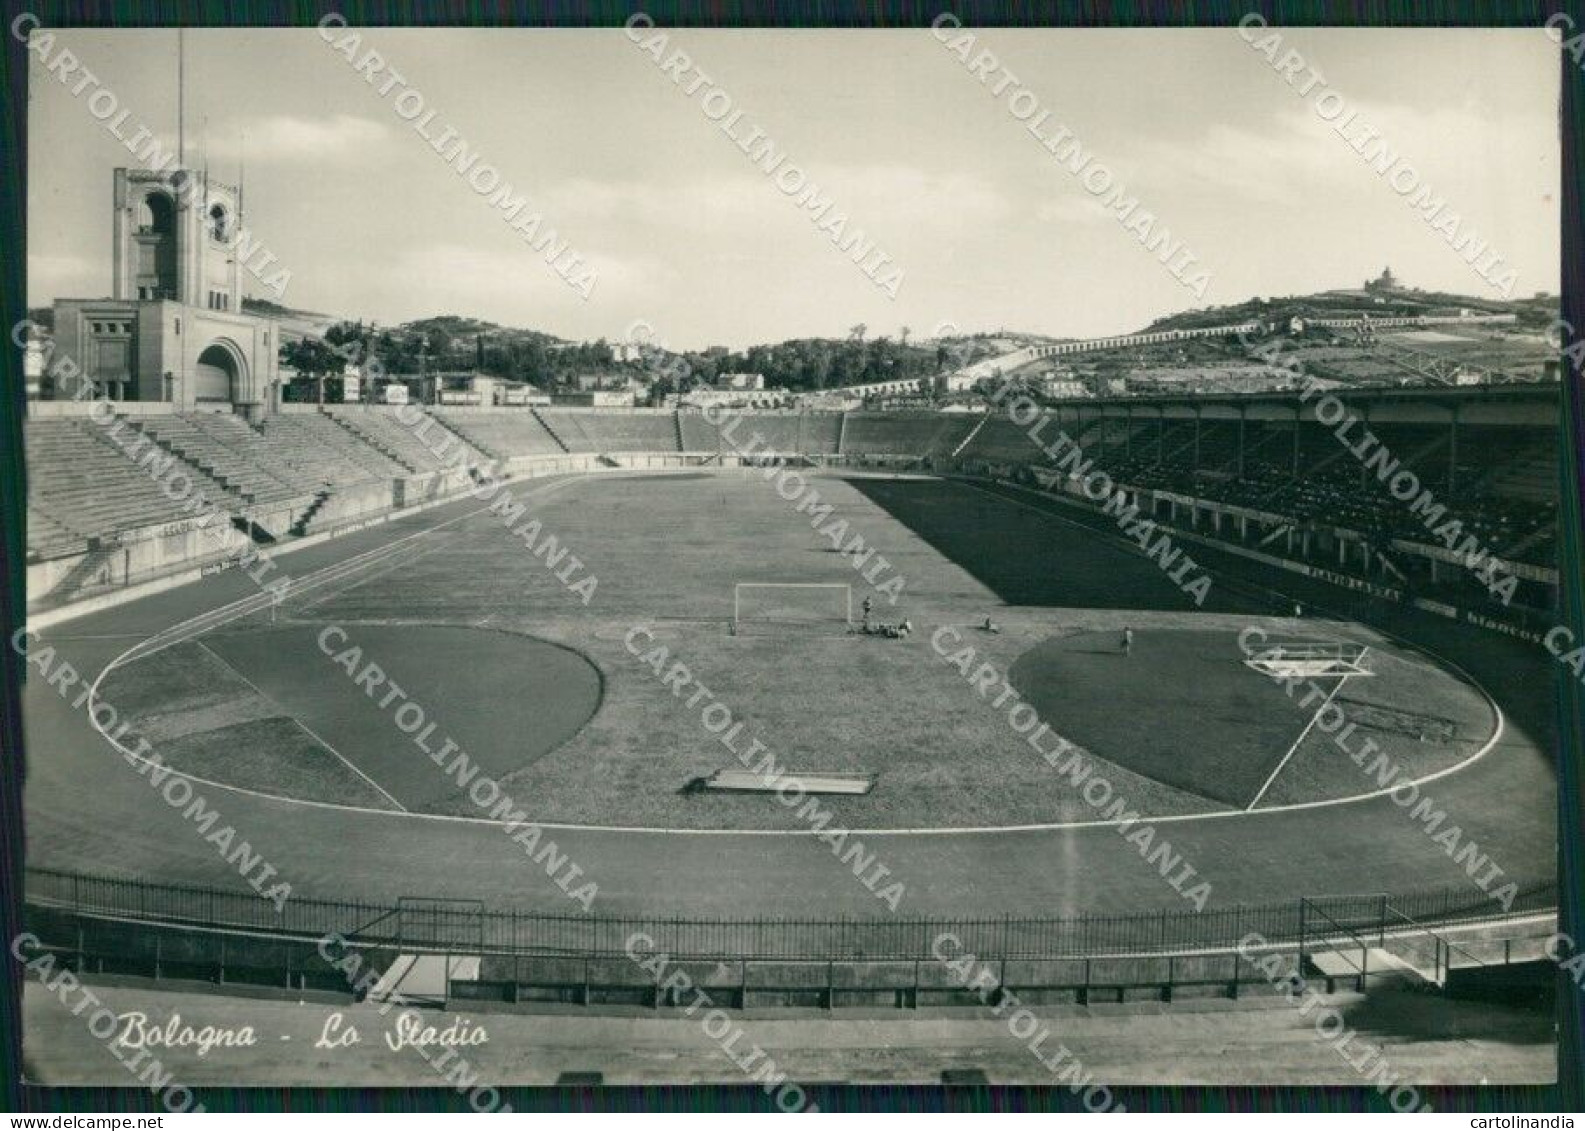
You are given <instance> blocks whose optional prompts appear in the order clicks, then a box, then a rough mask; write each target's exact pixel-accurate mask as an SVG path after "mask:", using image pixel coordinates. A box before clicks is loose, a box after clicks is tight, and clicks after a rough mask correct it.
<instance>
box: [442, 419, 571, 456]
mask: <svg viewBox="0 0 1585 1131" xmlns="http://www.w3.org/2000/svg"><path fill="white" fill-rule="evenodd" d="M434 415H435V418H436V419H437V420H439V421H440V422H441V423H443V424H445V425H446V427H447V428H450V429H451V430H452V431H453V432H455V433H456V434H457V435H459V436H461V437H462V438H463V439H464V440H467V441H468V442H470V443H472V444H474V445H475V446H477V447H479V448H480V449H482V450H483V451H486V452H488V453H490V454H491V455H494V456H498V457H500V458H502V459H512V458H514V457H517V456H559V455H562V454H564V453H565V452H566V450H567V449H565V448H563V447H562V446H561V444H560V443H559V442H558V441H557V440H556V437H555V436H554V435H553V434H552V433H551V432H550V430H549V429H548V428H546V427H545V425H544V424H543V423H542V422H541V421H540V419H539V417H538V416H536V415H534V413H533V412H531V411H530V410H528V409H526V408H518V409H502V410H501V411H500V412H447V411H445V410H444V409H439V410H436V411H435V413H434Z"/></svg>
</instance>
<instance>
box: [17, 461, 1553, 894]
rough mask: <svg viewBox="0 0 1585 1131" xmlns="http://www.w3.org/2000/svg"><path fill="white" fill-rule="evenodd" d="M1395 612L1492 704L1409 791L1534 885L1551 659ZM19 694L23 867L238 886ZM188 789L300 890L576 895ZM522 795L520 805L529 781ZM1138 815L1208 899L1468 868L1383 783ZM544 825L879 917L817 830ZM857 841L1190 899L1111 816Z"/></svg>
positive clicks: (39, 695)
mask: <svg viewBox="0 0 1585 1131" xmlns="http://www.w3.org/2000/svg"><path fill="white" fill-rule="evenodd" d="M540 482H541V483H543V482H545V481H540ZM535 489H538V485H537V484H536V486H535ZM576 489H577V488H576V487H574V488H572V490H576ZM479 505H480V504H479V503H477V502H476V501H474V500H471V499H466V498H465V499H462V500H459V501H457V502H454V503H450V504H446V505H444V506H440V507H436V508H434V509H432V510H429V511H426V512H424V513H421V514H416V515H412V516H408V517H406V518H404V519H401V520H398V521H395V522H391V523H388V524H386V525H383V526H378V527H375V528H372V529H369V530H365V531H360V532H357V533H355V534H351V535H348V536H346V537H344V538H341V539H337V540H334V541H332V542H329V543H326V544H322V545H319V546H314V547H311V548H307V549H304V550H300V551H297V552H295V553H292V554H288V555H286V556H284V557H282V558H281V559H280V565H281V567H282V571H283V572H285V573H287V574H289V575H290V576H291V577H292V578H294V579H299V580H301V579H304V578H307V577H308V576H310V575H311V574H312V573H313V572H314V571H316V570H321V569H325V568H327V567H330V566H333V565H335V564H336V563H339V562H343V561H345V560H346V559H348V558H350V557H352V556H354V555H356V554H360V553H363V552H365V551H368V550H371V549H375V548H377V547H381V546H385V545H388V544H390V543H391V542H393V541H395V540H396V539H398V538H401V537H405V536H408V535H411V534H413V533H415V532H417V531H421V530H424V529H427V528H430V527H433V526H435V525H437V524H439V523H443V522H445V521H447V520H449V519H453V518H456V517H458V516H460V515H463V514H466V513H469V512H470V511H473V510H476V509H478V507H479ZM257 592H258V590H257V589H256V588H255V587H254V585H253V584H252V583H251V582H250V581H249V580H248V579H247V578H246V577H245V576H243V575H242V574H241V572H240V571H231V572H229V573H223V574H218V575H215V576H213V577H210V578H207V579H205V580H204V581H202V582H201V583H198V584H195V585H190V586H185V587H182V588H179V589H174V590H170V591H167V592H165V593H161V594H156V595H153V596H150V597H147V598H144V599H142V600H139V601H136V602H133V603H130V604H127V605H123V606H121V607H119V608H114V609H109V610H105V611H102V612H98V613H94V614H91V615H88V616H84V617H80V618H78V619H75V620H71V621H68V622H66V623H64V624H62V625H59V626H57V627H55V628H54V629H51V630H49V631H47V632H45V633H43V634H42V640H41V642H39V643H35V644H34V645H33V648H34V649H37V648H39V647H41V646H42V645H43V644H50V645H53V646H54V647H56V649H57V651H58V655H59V656H61V657H64V658H66V659H68V660H70V662H71V663H72V664H73V665H74V666H75V667H76V668H77V669H78V670H79V671H82V672H84V673H89V674H90V677H91V676H92V675H93V674H97V673H98V672H99V671H100V670H101V669H102V668H103V667H104V666H105V665H106V664H107V663H109V662H110V661H111V660H112V659H114V658H115V657H116V656H117V655H119V654H120V653H122V652H124V651H125V650H126V649H127V648H128V647H130V646H131V645H133V644H135V643H137V642H138V641H139V640H142V639H144V638H146V637H149V636H151V635H153V634H155V633H157V632H160V631H162V630H164V629H166V628H168V627H170V626H171V625H173V624H176V623H179V622H182V621H185V620H187V619H189V618H191V617H195V616H198V615H199V614H202V613H205V612H207V611H209V610H212V609H216V608H218V607H220V606H223V605H226V604H228V603H230V602H233V601H237V600H240V599H243V598H247V597H252V596H255V595H256V594H257ZM1392 627H1393V628H1394V631H1397V632H1398V633H1399V634H1401V635H1405V636H1408V637H1410V638H1412V639H1414V640H1415V642H1416V643H1419V644H1421V645H1422V646H1425V647H1427V648H1429V649H1431V650H1432V651H1434V652H1437V653H1439V654H1442V655H1446V656H1449V657H1451V658H1453V659H1454V660H1456V661H1457V662H1458V663H1459V664H1460V665H1461V666H1463V667H1464V668H1465V669H1467V670H1468V671H1469V672H1470V673H1471V674H1472V675H1473V676H1474V677H1475V678H1476V679H1477V680H1478V681H1479V682H1480V683H1481V684H1482V685H1484V686H1485V687H1486V689H1487V690H1488V691H1490V692H1491V693H1492V694H1493V696H1494V697H1495V698H1496V700H1497V701H1498V703H1499V704H1500V705H1501V707H1502V709H1503V711H1504V713H1505V714H1506V715H1507V721H1508V725H1507V727H1506V729H1505V731H1504V733H1503V735H1502V738H1501V740H1500V741H1499V742H1498V744H1497V745H1496V746H1495V747H1494V748H1493V749H1492V750H1491V751H1490V753H1488V754H1487V755H1486V756H1485V757H1483V758H1481V759H1479V760H1478V761H1476V762H1474V763H1473V764H1471V765H1470V766H1468V767H1467V768H1465V769H1463V770H1460V771H1458V772H1457V773H1455V774H1452V775H1450V776H1448V777H1445V778H1442V779H1440V780H1438V781H1436V782H1434V783H1431V784H1430V785H1428V786H1427V787H1426V791H1425V792H1426V795H1427V796H1429V797H1431V798H1432V799H1433V800H1434V801H1435V803H1436V804H1437V805H1438V807H1440V808H1443V809H1446V810H1447V812H1448V814H1449V822H1448V823H1456V824H1458V825H1459V826H1460V827H1461V829H1462V831H1463V834H1464V838H1465V839H1466V840H1468V839H1473V840H1475V841H1476V842H1477V843H1478V844H1479V846H1480V848H1481V850H1482V851H1483V852H1484V853H1486V854H1487V855H1488V856H1489V857H1490V858H1491V860H1492V861H1493V862H1494V863H1497V864H1499V865H1500V866H1501V867H1502V868H1503V870H1504V872H1505V877H1504V878H1505V879H1508V878H1511V879H1513V880H1514V881H1515V882H1517V883H1519V885H1520V886H1521V888H1524V887H1527V886H1530V885H1535V884H1544V883H1547V882H1550V881H1551V880H1552V878H1553V877H1554V876H1555V861H1556V832H1555V826H1556V812H1557V810H1556V783H1555V777H1554V772H1553V767H1552V744H1553V740H1552V738H1551V737H1550V736H1551V734H1552V733H1553V730H1554V725H1555V711H1556V709H1557V708H1556V702H1557V689H1558V686H1559V684H1558V681H1559V680H1560V679H1561V678H1562V677H1563V676H1564V675H1566V673H1565V672H1564V671H1563V669H1562V668H1561V667H1560V666H1558V665H1555V664H1552V663H1550V662H1549V660H1548V657H1547V656H1546V655H1545V653H1544V652H1543V651H1542V650H1541V649H1540V648H1539V647H1536V646H1531V645H1526V644H1523V643H1521V642H1517V641H1511V640H1508V639H1506V638H1503V637H1499V636H1496V635H1494V634H1491V633H1487V632H1483V631H1480V630H1477V629H1473V628H1469V627H1466V626H1460V625H1455V624H1452V623H1449V622H1446V621H1442V620H1439V619H1438V618H1433V617H1430V616H1418V615H1417V616H1416V617H1415V618H1414V619H1413V620H1412V621H1406V622H1404V623H1402V624H1397V625H1394V626H1392ZM23 702H24V723H25V726H26V736H27V751H28V765H27V794H26V814H27V827H26V835H27V842H28V861H29V864H30V865H31V866H35V867H45V868H59V869H70V870H80V871H86V872H93V873H98V874H103V875H119V876H137V877H142V878H147V879H156V880H164V881H180V882H191V883H203V884H209V885H214V886H219V887H234V888H238V887H242V886H243V881H242V880H241V878H240V877H239V876H238V875H237V874H236V872H235V870H234V869H233V868H232V867H231V866H229V865H228V864H226V862H225V861H223V860H222V859H220V858H219V856H218V855H217V854H216V852H215V849H214V848H213V846H211V845H209V844H207V843H205V842H204V841H203V840H202V839H201V838H200V836H199V835H198V834H197V833H196V832H195V831H194V830H193V828H192V827H191V826H189V825H188V824H187V823H186V822H185V821H184V820H183V819H182V817H181V816H180V814H179V813H177V812H176V811H174V810H172V809H170V808H168V807H167V806H166V804H165V803H164V802H163V801H162V800H161V799H160V798H159V797H157V796H156V794H155V793H154V791H153V790H152V789H151V788H150V786H149V783H148V781H147V779H145V778H142V777H140V776H138V775H137V774H136V773H134V772H133V770H132V769H131V767H129V766H128V765H127V764H126V762H125V761H123V760H122V758H121V757H120V756H119V755H118V754H117V753H116V752H115V751H114V750H113V749H112V748H111V747H110V746H109V745H108V743H107V742H106V741H105V740H104V738H103V737H102V736H100V735H98V734H97V733H96V732H94V731H93V730H92V729H91V728H90V727H89V725H88V721H87V718H86V716H85V715H84V714H83V713H81V712H78V711H73V710H72V709H71V707H70V705H69V704H68V703H67V702H66V701H65V700H63V699H61V698H60V697H59V696H58V695H57V694H56V693H55V692H54V690H53V689H50V688H47V687H45V685H44V681H43V680H42V679H41V678H38V672H37V669H31V670H30V680H29V683H28V685H27V687H26V688H25V690H24V696H23ZM202 792H203V793H204V795H205V796H206V797H207V799H208V800H209V801H210V802H211V804H212V806H213V807H215V808H218V809H219V810H220V812H221V814H222V817H223V820H224V821H225V822H226V823H229V824H231V825H233V826H234V827H235V828H236V829H237V831H238V834H239V835H240V836H241V837H243V838H245V839H247V840H248V841H249V842H250V843H251V844H252V845H253V847H254V848H255V849H256V850H257V851H260V852H262V853H263V854H264V857H265V859H266V860H268V861H269V862H270V863H272V864H273V865H274V866H275V867H276V868H277V869H278V870H279V872H280V876H281V878H282V879H284V880H285V881H287V882H289V883H290V884H291V885H292V890H293V894H294V895H296V896H317V897H323V898H332V899H333V898H362V899H370V900H389V899H394V898H395V897H397V896H400V895H412V896H446V897H452V898H477V899H481V900H485V901H487V903H488V904H489V905H493V906H499V907H517V908H521V909H542V910H549V911H557V912H572V911H575V910H576V907H575V905H573V904H572V903H570V902H569V901H568V899H567V898H566V896H565V895H564V894H562V892H561V891H560V890H559V889H558V888H556V887H555V886H554V885H553V884H552V883H551V881H550V879H549V878H548V877H547V876H546V874H545V872H544V870H543V869H542V867H540V866H539V865H536V864H534V863H533V862H532V861H531V860H528V859H526V858H525V856H524V854H523V851H522V849H521V848H520V847H519V846H517V845H515V844H513V843H512V842H511V841H510V839H509V838H508V837H507V836H506V835H505V834H504V833H503V832H502V831H501V829H500V828H499V827H492V826H489V825H484V824H476V823H464V822H457V821H447V820H434V819H424V818H421V817H413V816H408V815H403V814H374V813H362V812H350V811H338V810H332V809H324V808H315V807H311V806H303V805H297V804H293V803H291V802H286V801H276V800H270V799H266V798H261V797H256V796H251V795H246V794H241V793H236V792H231V791H228V790H224V789H215V788H211V787H204V789H203V791H202ZM519 800H520V801H521V802H523V803H524V804H525V805H527V806H528V807H529V808H530V809H531V808H532V805H531V799H529V798H522V799H519ZM1444 828H1446V825H1444ZM1156 831H1157V835H1158V837H1165V838H1166V839H1168V840H1170V842H1171V844H1172V846H1173V848H1174V849H1175V850H1177V851H1179V852H1181V853H1183V856H1184V858H1185V860H1186V861H1188V862H1190V863H1192V864H1193V865H1194V866H1195V867H1196V868H1197V869H1198V870H1199V872H1200V873H1201V874H1202V875H1203V876H1204V877H1205V878H1206V879H1208V880H1209V881H1210V882H1211V884H1212V885H1213V888H1214V896H1213V898H1212V901H1211V905H1212V906H1221V905H1231V904H1235V903H1241V902H1266V901H1275V900H1286V899H1291V898H1294V897H1296V896H1298V895H1301V894H1307V895H1319V894H1329V893H1338V892H1375V891H1399V892H1401V891H1408V890H1412V889H1417V888H1423V887H1440V886H1454V885H1459V884H1470V883H1471V881H1469V880H1468V878H1467V877H1466V876H1465V875H1464V872H1463V869H1462V868H1460V867H1458V866H1456V865H1455V864H1454V863H1453V861H1452V860H1451V859H1449V858H1448V856H1447V855H1446V854H1445V852H1444V850H1443V849H1442V848H1441V847H1440V846H1438V845H1436V844H1435V843H1433V842H1432V841H1431V840H1430V839H1429V837H1427V836H1426V834H1425V833H1424V831H1423V829H1422V828H1421V827H1420V826H1419V824H1418V823H1417V822H1415V821H1413V820H1411V819H1410V818H1409V816H1408V815H1407V813H1406V812H1405V811H1404V810H1403V809H1401V808H1400V807H1399V806H1397V805H1396V804H1395V803H1394V802H1393V801H1391V800H1390V799H1389V798H1386V797H1380V798H1374V799H1370V800H1366V801H1361V802H1353V803H1347V804H1339V805H1331V806H1325V807H1318V808H1312V809H1303V810H1297V811H1289V812H1271V813H1262V812H1253V813H1241V814H1239V815H1237V816H1235V817H1229V818H1222V819H1205V820H1187V821H1179V822H1172V823H1159V824H1158V825H1157V829H1156ZM548 835H550V836H552V837H553V839H554V840H555V841H556V843H557V844H558V845H559V846H560V847H561V848H562V849H563V850H565V851H567V852H568V853H569V854H570V856H571V859H572V860H573V861H574V862H576V863H577V864H579V865H580V866H581V867H582V868H583V869H584V872H585V873H586V874H587V875H588V876H589V877H591V878H593V880H594V881H595V882H596V883H597V884H598V885H599V897H598V899H597V901H596V904H595V910H596V911H598V912H600V913H603V914H639V913H652V914H660V915H666V916H674V915H683V916H734V917H735V916H808V917H817V918H831V917H837V916H843V915H854V916H885V915H887V914H889V912H888V910H887V908H886V906H885V905H884V904H882V903H880V902H879V901H878V900H877V899H876V898H875V896H874V895H873V894H871V893H870V892H869V891H867V890H866V889H865V888H863V887H862V886H861V885H860V884H859V883H858V882H857V881H856V880H854V879H853V878H852V877H851V874H850V873H849V871H848V870H847V869H846V868H845V867H844V866H843V865H842V864H840V863H839V862H838V861H837V860H836V859H835V858H834V857H833V855H832V853H831V849H830V847H829V845H827V844H823V843H820V842H818V841H816V840H814V839H813V838H812V837H803V836H753V835H739V834H731V833H727V834H713V835H698V834H688V833H653V832H651V833H640V832H612V831H589V830H585V831H576V830H557V831H555V832H554V833H552V834H548ZM862 839H864V841H865V843H866V846H867V847H868V848H871V849H874V850H875V851H877V852H878V853H879V859H880V860H881V861H882V862H883V863H885V864H886V865H887V866H888V867H890V869H891V871H892V873H893V875H894V876H896V877H897V878H899V879H901V881H902V882H903V883H904V884H905V885H906V888H907V893H906V896H905V898H904V899H903V901H902V906H901V908H900V911H901V913H903V914H908V915H943V916H992V915H1002V914H1007V913H1011V914H1014V915H1052V916H1054V915H1067V914H1075V913H1079V912H1093V913H1116V912H1125V911H1141V910H1156V909H1162V908H1168V909H1181V908H1183V907H1186V906H1188V905H1187V904H1186V903H1184V901H1183V899H1182V897H1181V896H1179V895H1178V894H1177V893H1176V892H1174V891H1173V890H1172V889H1171V888H1169V887H1168V886H1167V885H1166V884H1165V883H1163V882H1162V880H1161V879H1160V878H1159V876H1158V875H1157V873H1156V870H1155V869H1154V868H1152V867H1150V866H1148V865H1147V864H1146V863H1145V862H1144V861H1143V860H1142V859H1141V858H1140V855H1139V853H1138V850H1137V848H1136V847H1135V846H1134V845H1131V844H1129V843H1128V842H1126V841H1125V840H1124V839H1123V838H1122V837H1121V836H1120V835H1119V834H1118V832H1117V831H1116V830H1115V829H1113V828H1108V827H1090V828H1067V829H1048V830H1038V831H1021V832H964V833H956V834H951V835H916V834H903V835H894V836H873V835H871V836H866V837H864V838H862ZM1501 882H1504V881H1502V880H1499V881H1498V883H1501ZM1471 886H1473V885H1471ZM1494 886H1495V885H1494ZM1494 907H1495V905H1494Z"/></svg>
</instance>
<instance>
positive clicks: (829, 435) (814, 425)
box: [798, 412, 842, 455]
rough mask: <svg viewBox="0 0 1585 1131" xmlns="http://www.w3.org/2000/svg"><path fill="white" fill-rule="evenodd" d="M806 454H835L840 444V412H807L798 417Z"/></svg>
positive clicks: (802, 450) (801, 449) (803, 448)
mask: <svg viewBox="0 0 1585 1131" xmlns="http://www.w3.org/2000/svg"><path fill="white" fill-rule="evenodd" d="M800 420H801V422H802V432H803V443H802V447H800V448H799V449H798V450H799V451H801V452H803V453H804V454H806V455H836V454H837V451H838V450H839V449H840V448H841V445H842V413H840V412H809V413H805V414H804V415H803V416H802V417H800Z"/></svg>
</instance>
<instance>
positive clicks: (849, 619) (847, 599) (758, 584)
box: [732, 581, 853, 636]
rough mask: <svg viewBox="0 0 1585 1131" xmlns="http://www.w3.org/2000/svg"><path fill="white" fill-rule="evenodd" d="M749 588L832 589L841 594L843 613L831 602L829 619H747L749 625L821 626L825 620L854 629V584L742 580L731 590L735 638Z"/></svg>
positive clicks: (742, 618) (817, 617)
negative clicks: (745, 592) (839, 622)
mask: <svg viewBox="0 0 1585 1131" xmlns="http://www.w3.org/2000/svg"><path fill="white" fill-rule="evenodd" d="M746 589H800V590H814V589H825V590H830V591H832V592H838V591H839V592H840V593H841V594H842V600H841V612H840V613H839V612H837V602H835V601H833V602H832V607H831V614H830V616H829V617H821V616H813V617H810V618H809V619H807V620H800V619H794V618H780V619H778V618H775V617H765V618H754V617H749V618H748V620H747V623H749V624H769V625H776V624H780V625H797V624H821V623H823V622H824V621H826V620H830V621H832V622H836V621H838V620H840V621H841V622H842V627H843V628H844V629H849V628H852V627H853V587H852V586H851V585H847V584H845V583H842V582H829V581H739V582H738V583H737V584H735V585H734V586H733V587H732V635H733V636H736V635H737V634H738V631H739V629H740V628H741V627H742V625H743V624H744V623H745V620H744V616H743V592H744V590H746Z"/></svg>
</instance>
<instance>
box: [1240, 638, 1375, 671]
mask: <svg viewBox="0 0 1585 1131" xmlns="http://www.w3.org/2000/svg"><path fill="white" fill-rule="evenodd" d="M1368 651H1370V649H1369V647H1368V646H1367V645H1364V644H1356V643H1354V642H1353V641H1351V640H1338V641H1324V642H1323V641H1315V640H1295V641H1287V642H1283V641H1277V640H1272V641H1268V642H1266V643H1265V644H1262V645H1261V647H1260V651H1258V652H1256V653H1255V654H1254V655H1252V656H1250V657H1249V658H1248V659H1247V660H1245V661H1244V663H1246V664H1248V665H1249V666H1250V667H1252V668H1254V669H1255V670H1256V671H1258V672H1261V673H1262V674H1264V675H1269V676H1271V677H1272V678H1273V679H1296V678H1302V679H1316V678H1319V677H1324V676H1344V675H1371V674H1373V673H1372V672H1371V670H1370V669H1369V668H1367V667H1365V666H1364V663H1363V661H1364V659H1365V653H1366V652H1368Z"/></svg>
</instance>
